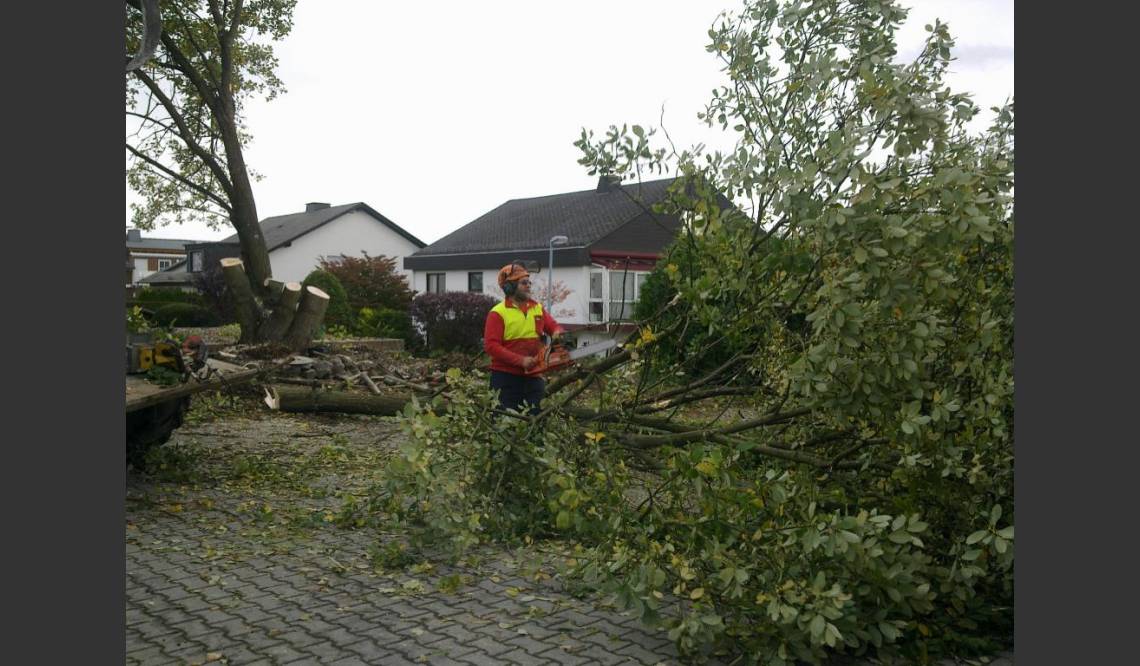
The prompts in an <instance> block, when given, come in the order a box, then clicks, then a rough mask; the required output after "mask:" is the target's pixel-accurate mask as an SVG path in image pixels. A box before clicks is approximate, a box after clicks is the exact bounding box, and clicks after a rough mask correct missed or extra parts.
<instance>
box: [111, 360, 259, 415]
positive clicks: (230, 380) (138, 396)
mask: <svg viewBox="0 0 1140 666" xmlns="http://www.w3.org/2000/svg"><path fill="white" fill-rule="evenodd" d="M206 363H207V364H208V365H209V366H210V367H211V368H214V369H215V370H217V371H218V372H219V373H221V378H218V377H217V376H211V377H210V379H209V380H207V381H204V382H199V381H197V380H195V379H194V378H193V377H191V378H190V379H189V380H188V381H187V382H186V383H185V384H179V385H177V386H159V385H157V384H153V383H151V382H148V381H147V380H146V379H145V378H144V376H143V375H127V378H126V379H127V401H126V408H127V409H126V411H127V413H130V412H133V411H135V410H138V409H143V408H145V407H153V406H154V405H157V404H159V403H161V402H166V401H167V400H173V399H175V398H183V397H186V396H189V395H194V394H195V393H201V392H202V391H212V390H217V389H221V388H225V387H226V386H232V385H233V384H236V383H241V382H246V381H249V380H251V379H253V378H254V377H256V376H257V375H258V374H259V373H261V372H262V371H263V369H262V368H245V367H242V366H240V365H235V364H233V363H227V362H225V361H220V360H217V359H209V360H207V361H206ZM223 380H224V381H223Z"/></svg>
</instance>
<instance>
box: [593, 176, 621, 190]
mask: <svg viewBox="0 0 1140 666" xmlns="http://www.w3.org/2000/svg"><path fill="white" fill-rule="evenodd" d="M620 189H621V176H613V175H609V176H607V175H605V174H602V175H601V176H600V177H599V178H598V194H605V193H606V192H613V191H615V190H620Z"/></svg>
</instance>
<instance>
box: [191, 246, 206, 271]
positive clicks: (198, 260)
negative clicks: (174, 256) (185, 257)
mask: <svg viewBox="0 0 1140 666" xmlns="http://www.w3.org/2000/svg"><path fill="white" fill-rule="evenodd" d="M202 254H203V253H202V251H201V250H198V251H197V252H191V253H190V272H191V273H197V272H198V271H200V270H202V263H203V261H204V260H203V257H202Z"/></svg>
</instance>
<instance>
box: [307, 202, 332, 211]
mask: <svg viewBox="0 0 1140 666" xmlns="http://www.w3.org/2000/svg"><path fill="white" fill-rule="evenodd" d="M328 207H329V205H328V204H327V203H321V202H320V201H310V202H309V203H307V204H305V212H306V213H311V212H313V211H314V210H322V209H324V208H328Z"/></svg>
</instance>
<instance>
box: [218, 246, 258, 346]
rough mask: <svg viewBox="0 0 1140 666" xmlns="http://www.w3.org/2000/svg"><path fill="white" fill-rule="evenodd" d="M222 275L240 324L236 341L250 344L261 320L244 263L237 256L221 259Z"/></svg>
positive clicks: (254, 340) (254, 338) (254, 339)
mask: <svg viewBox="0 0 1140 666" xmlns="http://www.w3.org/2000/svg"><path fill="white" fill-rule="evenodd" d="M221 263H222V277H223V278H224V279H225V281H226V286H227V287H228V288H229V290H230V295H231V296H232V297H233V301H234V309H235V310H236V311H237V317H238V323H239V324H240V325H241V338H240V339H239V340H238V342H240V343H242V344H252V343H254V342H257V328H258V324H259V323H260V322H261V308H260V306H258V304H257V299H256V298H254V295H253V288H252V287H250V285H249V278H247V277H246V274H245V265H244V264H243V263H242V261H241V259H238V258H237V257H226V258H225V259H222V261H221Z"/></svg>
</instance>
